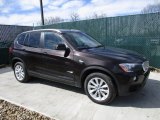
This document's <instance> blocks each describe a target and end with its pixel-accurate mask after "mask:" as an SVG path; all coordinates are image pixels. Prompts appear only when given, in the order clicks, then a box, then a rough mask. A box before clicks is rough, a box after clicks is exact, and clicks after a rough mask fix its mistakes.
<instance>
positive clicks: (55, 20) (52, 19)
mask: <svg viewBox="0 0 160 120" xmlns="http://www.w3.org/2000/svg"><path fill="white" fill-rule="evenodd" d="M60 22H64V19H62V18H60V17H49V18H46V19H45V25H50V24H55V23H60Z"/></svg>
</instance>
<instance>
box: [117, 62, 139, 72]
mask: <svg viewBox="0 0 160 120" xmlns="http://www.w3.org/2000/svg"><path fill="white" fill-rule="evenodd" d="M136 65H137V64H136V63H122V64H119V66H120V67H121V68H122V70H123V71H125V72H133V69H134V68H135V67H136Z"/></svg>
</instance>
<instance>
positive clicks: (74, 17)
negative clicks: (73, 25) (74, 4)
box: [70, 12, 80, 22]
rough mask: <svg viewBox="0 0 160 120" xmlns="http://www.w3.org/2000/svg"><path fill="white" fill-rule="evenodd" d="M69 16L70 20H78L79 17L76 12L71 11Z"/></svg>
mask: <svg viewBox="0 0 160 120" xmlns="http://www.w3.org/2000/svg"><path fill="white" fill-rule="evenodd" d="M70 17H71V21H72V22H74V21H78V20H80V17H79V14H78V13H74V12H73V13H72V14H71V16H70Z"/></svg>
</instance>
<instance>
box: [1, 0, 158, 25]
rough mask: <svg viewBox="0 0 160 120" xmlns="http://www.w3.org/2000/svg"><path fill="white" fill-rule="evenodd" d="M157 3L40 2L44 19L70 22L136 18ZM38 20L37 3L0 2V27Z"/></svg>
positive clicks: (145, 0) (124, 0)
mask: <svg viewBox="0 0 160 120" xmlns="http://www.w3.org/2000/svg"><path fill="white" fill-rule="evenodd" d="M157 2H160V0H43V7H44V17H45V18H49V17H61V18H63V19H70V15H71V14H72V13H78V14H79V16H80V18H81V19H85V18H87V17H88V16H92V15H93V14H94V13H97V14H99V15H101V14H105V15H106V16H107V17H111V16H122V15H130V14H138V13H140V12H141V10H142V9H143V8H144V7H146V6H147V5H152V4H156V3H157ZM40 20H41V15H40V3H39V0H0V24H10V25H26V26H33V24H34V25H36V24H37V23H38V22H39V21H40Z"/></svg>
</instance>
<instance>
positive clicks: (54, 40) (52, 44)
mask: <svg viewBox="0 0 160 120" xmlns="http://www.w3.org/2000/svg"><path fill="white" fill-rule="evenodd" d="M60 43H63V41H62V39H61V38H60V37H59V36H58V35H56V34H54V33H53V32H44V48H46V49H52V50H55V49H56V46H57V45H58V44H60Z"/></svg>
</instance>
